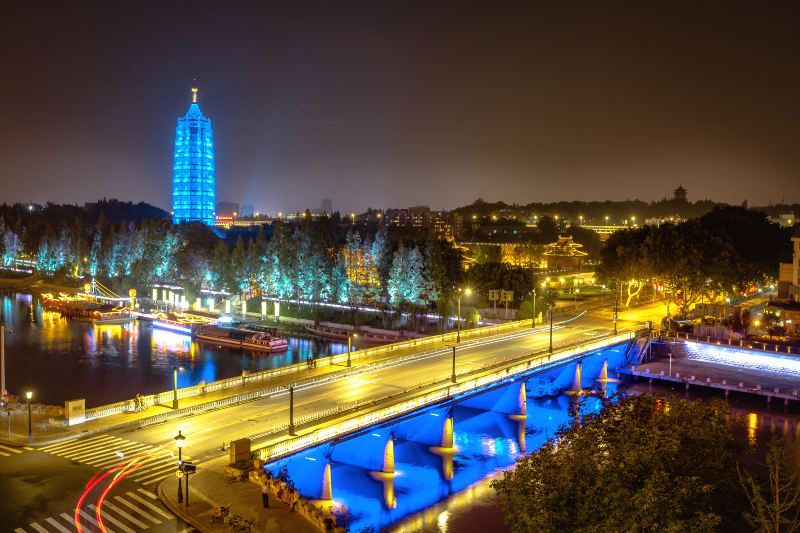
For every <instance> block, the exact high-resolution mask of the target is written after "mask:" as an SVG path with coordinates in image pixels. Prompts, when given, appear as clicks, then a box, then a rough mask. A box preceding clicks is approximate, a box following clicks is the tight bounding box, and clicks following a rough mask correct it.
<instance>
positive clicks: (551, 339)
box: [550, 307, 553, 353]
mask: <svg viewBox="0 0 800 533" xmlns="http://www.w3.org/2000/svg"><path fill="white" fill-rule="evenodd" d="M550 353H553V308H552V307H550Z"/></svg>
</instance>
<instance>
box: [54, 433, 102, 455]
mask: <svg viewBox="0 0 800 533" xmlns="http://www.w3.org/2000/svg"><path fill="white" fill-rule="evenodd" d="M112 438H114V437H112V436H111V435H100V436H98V437H91V438H89V439H81V440H71V441H69V442H62V443H60V444H51V445H50V446H42V447H41V448H39V449H40V450H41V451H43V452H48V453H51V452H53V451H55V450H63V449H66V448H73V447H75V446H83V445H86V444H89V443H92V442H98V441H103V440H108V439H112Z"/></svg>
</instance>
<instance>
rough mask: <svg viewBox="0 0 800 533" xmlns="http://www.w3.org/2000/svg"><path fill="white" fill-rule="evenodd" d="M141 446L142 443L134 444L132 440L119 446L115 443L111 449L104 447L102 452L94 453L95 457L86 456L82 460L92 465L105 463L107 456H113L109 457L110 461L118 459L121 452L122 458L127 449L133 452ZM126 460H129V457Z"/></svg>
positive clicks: (107, 459)
mask: <svg viewBox="0 0 800 533" xmlns="http://www.w3.org/2000/svg"><path fill="white" fill-rule="evenodd" d="M117 444H119V443H117ZM141 448H142V445H140V444H136V443H134V442H132V443H130V444H124V445H121V446H116V445H115V446H114V447H113V449H112V448H106V450H105V451H104V452H102V453H100V454H94V455H96V456H97V457H86V458H84V459H83V460H82V461H83V462H84V463H86V464H90V465H92V466H99V465H100V464H102V463H107V462H108V461H109V457H113V459H111V460H112V461H113V460H115V459H119V458H120V456H119V452H122V454H123V458H124V457H125V454H127V453H128V452H129V451H130V452H134V451H136V450H139V449H141ZM133 455H136V454H135V453H134V454H133ZM78 460H81V459H78ZM128 460H130V458H129V459H128Z"/></svg>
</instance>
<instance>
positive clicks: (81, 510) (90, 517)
mask: <svg viewBox="0 0 800 533" xmlns="http://www.w3.org/2000/svg"><path fill="white" fill-rule="evenodd" d="M78 512H79V513H81V516H82V517H83V518H85V519H86V520H88V521H89V522H90V523H92V524H94V525H95V526H97V527H100V524H98V523H97V520H95V519H94V518H92V516H91V515H90V514H89V513H87V512H86V511H84V510H83V509H80V510H78ZM103 529H104V530H105V531H106V533H114V532H113V531H112V530H111V529H109V528H107V527H104V528H103Z"/></svg>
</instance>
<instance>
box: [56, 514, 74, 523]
mask: <svg viewBox="0 0 800 533" xmlns="http://www.w3.org/2000/svg"><path fill="white" fill-rule="evenodd" d="M59 516H60V517H61V518H63V519H64V520H66V521H67V522H69V523H70V524H72V525H73V526H74V525H75V520H74V519H73V518H72V517H71V516H70V515H68V514H67V513H61V514H60V515H59Z"/></svg>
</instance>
